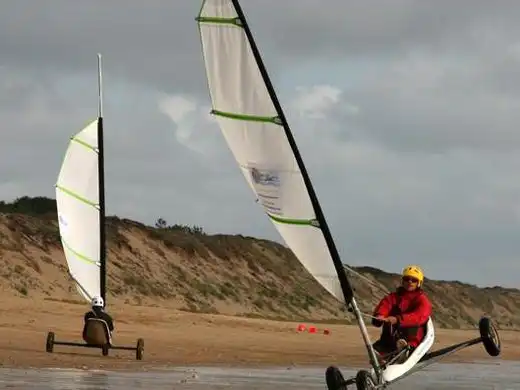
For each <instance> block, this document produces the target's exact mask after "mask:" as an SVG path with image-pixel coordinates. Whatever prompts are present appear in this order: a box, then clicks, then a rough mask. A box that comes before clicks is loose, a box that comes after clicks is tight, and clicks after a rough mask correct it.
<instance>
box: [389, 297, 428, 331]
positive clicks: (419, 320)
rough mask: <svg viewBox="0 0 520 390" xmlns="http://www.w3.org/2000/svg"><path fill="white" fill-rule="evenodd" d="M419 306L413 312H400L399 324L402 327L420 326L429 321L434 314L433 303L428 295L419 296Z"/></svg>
mask: <svg viewBox="0 0 520 390" xmlns="http://www.w3.org/2000/svg"><path fill="white" fill-rule="evenodd" d="M416 305H417V306H416V307H415V309H414V310H413V311H411V312H408V313H404V314H400V315H398V316H397V319H398V320H399V325H400V326H402V327H405V328H406V327H410V326H419V325H423V324H425V323H426V321H428V318H429V317H430V316H431V315H432V304H431V302H430V300H429V299H428V297H427V296H426V295H421V296H420V297H419V298H417V304H416Z"/></svg>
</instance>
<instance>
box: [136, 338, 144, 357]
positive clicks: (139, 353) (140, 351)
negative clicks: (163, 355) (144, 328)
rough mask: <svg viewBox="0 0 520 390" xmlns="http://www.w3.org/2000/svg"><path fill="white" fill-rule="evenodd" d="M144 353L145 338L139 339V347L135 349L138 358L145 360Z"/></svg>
mask: <svg viewBox="0 0 520 390" xmlns="http://www.w3.org/2000/svg"><path fill="white" fill-rule="evenodd" d="M143 353H144V340H143V339H137V347H136V349H135V358H136V359H137V360H143Z"/></svg>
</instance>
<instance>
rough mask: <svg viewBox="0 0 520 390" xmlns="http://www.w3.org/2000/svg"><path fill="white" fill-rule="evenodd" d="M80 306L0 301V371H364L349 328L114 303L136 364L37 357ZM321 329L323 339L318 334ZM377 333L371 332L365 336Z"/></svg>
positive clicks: (74, 326) (71, 325)
mask: <svg viewBox="0 0 520 390" xmlns="http://www.w3.org/2000/svg"><path fill="white" fill-rule="evenodd" d="M86 310H88V306H87V305H78V304H70V303H64V302H57V301H46V300H41V299H38V300H35V299H30V298H14V297H9V298H8V299H6V298H4V300H3V303H2V306H1V307H0V314H1V317H0V329H1V331H2V332H3V338H2V339H1V340H0V362H1V364H2V366H4V367H22V368H29V367H37V368H38V367H66V368H84V369H86V368H100V369H112V370H118V369H124V370H127V369H131V370H152V369H161V368H166V367H168V366H173V365H175V366H188V365H225V366H252V367H254V366H287V367H289V366H293V365H318V366H323V367H324V368H325V367H326V366H328V365H330V364H339V365H342V366H360V365H362V366H364V365H366V364H367V362H368V361H367V358H366V351H365V349H364V346H363V344H362V343H361V340H360V336H359V330H358V328H357V327H355V326H345V325H324V324H307V325H315V326H316V327H317V333H315V334H311V333H308V332H297V330H296V328H297V325H298V324H297V323H293V322H278V321H266V320H257V319H246V318H237V317H230V316H220V315H207V314H193V313H185V312H180V311H174V310H170V309H167V308H157V307H141V306H131V305H119V304H118V305H116V306H115V308H114V309H113V310H112V311H111V314H112V315H113V317H114V319H115V326H116V332H115V334H114V344H117V345H129V346H135V344H136V341H137V338H139V337H142V338H144V340H145V352H144V359H143V360H142V361H137V360H135V352H133V351H110V355H109V356H107V357H103V356H102V355H101V350H99V349H90V348H80V347H68V346H55V348H54V352H53V353H47V352H45V341H46V337H47V332H49V331H53V332H55V334H56V340H62V341H78V342H81V331H82V326H83V323H82V321H83V314H84V312H85V311H86ZM325 328H326V329H328V330H329V331H330V333H329V334H328V335H325V334H323V330H324V329H325ZM377 334H378V330H377V329H371V335H372V337H376V336H377ZM500 336H501V340H502V345H503V346H502V355H501V359H506V360H520V333H519V332H511V331H502V332H501V333H500ZM474 337H478V330H476V329H475V330H474V331H460V330H444V329H438V330H437V342H436V347H442V346H446V345H449V344H452V343H455V342H459V341H463V340H466V339H468V338H474ZM483 359H484V360H485V359H490V360H497V358H490V357H488V355H487V354H486V352H485V351H484V349H483V347H482V345H481V344H478V345H476V346H473V347H471V348H469V349H467V350H464V351H461V352H459V353H457V354H455V355H452V356H451V357H449V358H447V359H446V360H445V361H446V362H454V361H456V362H472V361H475V360H483Z"/></svg>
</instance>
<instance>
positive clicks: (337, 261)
mask: <svg viewBox="0 0 520 390" xmlns="http://www.w3.org/2000/svg"><path fill="white" fill-rule="evenodd" d="M231 1H232V4H233V6H234V7H235V11H236V13H237V15H238V18H239V19H240V22H241V26H242V28H243V29H244V32H245V34H246V37H247V40H248V42H249V45H250V46H251V51H252V52H253V56H254V58H255V60H256V63H257V65H258V69H259V71H260V74H261V75H262V78H263V80H264V83H265V85H266V88H267V91H268V93H269V96H270V97H271V101H272V102H273V105H274V107H275V109H276V111H277V112H278V116H279V118H280V122H281V124H282V126H283V128H284V130H285V135H286V136H287V140H288V141H289V145H290V146H291V149H292V151H293V153H294V157H295V159H296V163H297V164H298V168H299V169H300V172H301V174H302V178H303V181H304V183H305V187H307V191H308V192H309V197H310V200H311V204H312V207H313V209H314V212H315V214H316V219H317V221H318V224H319V226H320V229H321V231H322V232H323V236H324V238H325V242H326V243H327V247H328V249H329V252H330V255H331V258H332V261H333V263H334V268H335V269H336V273H337V274H338V279H339V283H340V286H341V290H342V292H343V297H344V298H345V304H346V306H347V308H349V304H350V306H351V308H352V311H353V312H354V315H355V317H356V320H357V322H358V325H359V328H360V330H361V334H362V336H363V341H364V343H365V346H366V348H367V352H368V355H369V358H370V362H371V364H372V367H373V368H374V371H375V372H376V374H377V376H378V377H379V376H380V375H381V368H380V366H379V362H378V360H377V358H376V354H375V351H374V348H373V347H372V342H371V341H370V336H369V335H368V330H367V328H366V326H365V323H364V321H363V317H362V314H361V311H360V310H359V307H358V305H357V302H356V300H355V298H354V291H353V289H352V286H351V284H350V282H349V280H348V277H347V275H346V273H345V269H344V267H343V263H342V262H341V258H340V256H339V252H338V250H337V248H336V245H335V243H334V239H333V238H332V234H331V232H330V229H329V227H328V224H327V222H326V220H325V215H324V214H323V211H322V209H321V206H320V203H319V201H318V197H317V195H316V192H315V191H314V187H313V186H312V183H311V180H310V177H309V174H308V172H307V169H306V167H305V165H304V163H303V158H302V156H301V154H300V151H299V150H298V146H297V145H296V141H295V140H294V137H293V135H292V132H291V129H290V127H289V124H288V122H287V119H286V118H285V114H284V112H283V110H282V106H281V104H280V102H279V100H278V97H277V95H276V92H275V90H274V87H273V84H272V82H271V80H270V78H269V75H268V73H267V69H266V67H265V65H264V63H263V61H262V57H261V56H260V51H259V50H258V47H257V46H256V43H255V40H254V38H253V34H252V33H251V30H250V29H249V25H248V23H247V20H246V18H245V15H244V12H243V11H242V7H241V6H240V4H239V2H238V0H231Z"/></svg>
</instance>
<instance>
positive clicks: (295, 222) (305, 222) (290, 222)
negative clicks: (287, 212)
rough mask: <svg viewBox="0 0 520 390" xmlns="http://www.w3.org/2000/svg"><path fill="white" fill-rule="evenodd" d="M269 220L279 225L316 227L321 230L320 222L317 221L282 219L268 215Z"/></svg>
mask: <svg viewBox="0 0 520 390" xmlns="http://www.w3.org/2000/svg"><path fill="white" fill-rule="evenodd" d="M267 215H268V216H269V218H271V219H272V220H273V221H275V222H278V223H285V224H288V225H303V226H314V227H318V228H319V224H318V221H317V220H316V219H292V218H281V217H277V216H274V215H272V214H269V213H267Z"/></svg>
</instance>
